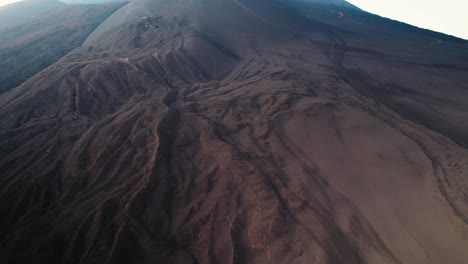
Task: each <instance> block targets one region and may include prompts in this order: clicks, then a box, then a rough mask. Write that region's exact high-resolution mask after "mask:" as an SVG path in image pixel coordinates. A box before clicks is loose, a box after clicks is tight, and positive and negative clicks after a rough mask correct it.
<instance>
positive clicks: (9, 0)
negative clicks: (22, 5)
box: [0, 0, 18, 6]
mask: <svg viewBox="0 0 468 264" xmlns="http://www.w3.org/2000/svg"><path fill="white" fill-rule="evenodd" d="M13 2H18V0H0V6H2V5H6V4H9V3H13Z"/></svg>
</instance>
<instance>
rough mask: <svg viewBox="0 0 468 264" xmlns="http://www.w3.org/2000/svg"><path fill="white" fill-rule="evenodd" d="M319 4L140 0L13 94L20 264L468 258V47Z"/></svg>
mask: <svg viewBox="0 0 468 264" xmlns="http://www.w3.org/2000/svg"><path fill="white" fill-rule="evenodd" d="M297 5H299V4H297ZM314 6H315V8H317V9H320V10H322V12H321V14H322V16H317V17H314V16H305V15H304V14H302V15H301V14H300V13H298V11H297V10H306V7H308V8H310V7H311V6H310V5H307V6H302V5H300V6H289V5H285V4H284V2H283V1H271V0H270V1H266V0H235V1H233V0H217V1H215V0H192V1H189V0H180V1H168V0H158V1H153V2H149V1H145V0H135V1H134V2H132V3H130V4H128V5H127V6H126V7H124V8H123V9H121V10H119V12H118V13H116V14H115V15H113V16H111V17H110V18H109V20H108V21H106V22H105V23H104V24H103V25H101V26H100V27H99V28H98V30H97V31H95V32H94V34H93V37H92V38H90V39H88V40H87V41H86V43H85V44H84V45H83V46H82V47H81V48H79V49H76V50H74V51H73V52H71V53H70V54H68V55H66V56H65V57H63V58H62V59H60V61H58V62H57V63H55V64H54V65H52V66H50V67H48V68H47V69H46V70H44V71H43V72H42V74H41V75H36V76H34V77H32V78H31V79H30V80H29V81H28V82H26V83H23V84H22V85H21V86H19V87H17V88H16V89H13V90H12V91H11V92H9V93H7V94H3V95H0V171H1V175H0V176H1V177H0V186H2V187H1V188H0V209H1V211H0V214H1V215H2V217H1V218H0V221H1V222H0V237H1V238H2V240H1V241H0V260H1V261H2V262H5V263H32V262H37V259H40V260H41V262H44V263H148V264H149V263H346V264H348V263H350V264H352V263H377V264H378V263H433V264H438V263H457V264H458V263H459V264H463V263H464V262H465V261H466V259H468V252H467V251H466V248H467V247H468V207H467V203H468V191H467V190H468V183H467V181H466V177H467V173H468V162H467V160H468V149H466V148H464V147H463V142H464V141H463V140H464V139H466V135H468V134H465V131H466V129H467V127H466V123H464V122H463V118H464V117H466V116H468V104H467V102H466V100H463V99H464V98H468V86H467V83H468V82H467V81H468V80H467V79H468V77H467V76H468V75H467V74H466V71H467V67H468V65H466V61H465V60H464V58H466V56H467V54H468V46H467V45H466V43H464V42H462V41H459V40H454V39H451V38H444V40H443V41H444V44H440V45H439V44H438V45H434V44H433V43H432V42H431V41H430V40H431V39H432V38H433V37H434V35H433V33H430V32H419V33H418V34H416V33H408V32H407V31H401V30H400V29H399V28H398V27H395V26H394V25H393V24H391V23H390V24H388V25H380V24H371V23H370V22H369V24H367V25H366V24H363V25H362V27H361V26H360V27H353V26H350V25H349V24H348V23H344V22H343V21H342V16H340V15H337V13H336V12H335V11H336V10H330V9H327V8H329V6H328V5H322V4H314ZM314 6H312V7H314ZM143 7H144V8H145V10H147V11H148V12H150V13H151V15H148V14H142V16H141V17H140V13H138V12H137V11H136V10H138V9H139V8H143ZM334 8H336V6H335V7H334ZM346 10H347V9H346ZM346 10H344V11H346ZM353 10H355V9H353ZM355 12H356V13H353V14H354V15H356V14H359V13H358V12H361V11H355ZM343 13H344V14H343V15H344V17H346V16H347V15H348V14H347V11H346V12H343ZM125 14H127V15H128V16H126V15H125ZM361 15H362V16H363V17H365V18H366V17H367V14H364V13H362V14H361ZM118 18H124V19H122V20H120V22H116V21H117V20H114V19H118ZM350 19H351V18H350ZM352 19H358V18H356V17H353V18H352ZM360 23H364V22H360ZM109 25H113V26H114V27H113V28H112V29H111V28H108V26H109ZM343 25H346V26H343ZM398 25H399V24H398ZM380 26H382V27H383V28H385V29H388V30H391V31H389V32H391V33H392V34H393V35H392V37H391V41H390V40H388V39H387V38H386V37H385V36H382V35H378V34H377V35H373V34H372V32H370V31H367V32H368V33H367V34H364V33H363V32H365V31H366V30H369V28H372V27H377V28H378V27H380ZM399 26H401V25H399ZM401 27H402V28H405V27H403V26H401ZM374 30H375V31H378V29H374ZM392 30H393V31H392ZM410 31H411V30H410ZM404 36H412V38H411V39H408V38H405V37H404ZM436 36H440V37H441V38H442V35H436ZM387 40H388V42H387ZM457 54H458V57H456V56H455V55H457ZM416 110H417V111H416ZM434 113H437V114H434ZM408 117H410V118H408ZM429 117H430V118H433V119H428V118H429ZM429 121H430V122H429ZM428 123H430V125H427V124H428ZM446 124H450V126H447V125H446ZM445 132H447V133H445ZM457 133H458V134H457ZM456 135H460V137H456ZM457 143H458V144H457Z"/></svg>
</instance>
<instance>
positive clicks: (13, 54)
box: [0, 3, 123, 93]
mask: <svg viewBox="0 0 468 264" xmlns="http://www.w3.org/2000/svg"><path fill="white" fill-rule="evenodd" d="M122 5H123V4H122V3H120V4H107V5H63V6H62V5H61V6H60V7H57V8H54V9H53V10H51V11H49V12H46V13H44V14H42V15H39V16H37V17H35V18H34V19H32V20H30V21H27V22H24V23H22V24H20V25H17V26H14V27H9V28H7V29H0V93H2V92H6V91H8V90H10V89H12V88H14V87H16V86H18V85H20V84H21V83H23V82H24V81H25V80H26V79H27V78H29V77H31V76H33V75H35V74H37V73H38V72H40V71H42V70H43V69H45V68H46V67H48V66H49V65H51V64H52V63H54V62H56V61H57V60H58V59H60V58H61V57H62V56H64V55H66V54H67V53H69V52H70V51H71V50H73V49H75V48H77V47H79V46H80V45H81V44H82V43H83V41H84V40H85V39H86V38H87V37H88V35H89V34H90V33H91V32H93V30H94V29H95V28H96V27H97V26H98V25H99V24H100V23H101V22H102V21H103V20H104V19H106V18H107V17H108V16H109V15H111V14H112V13H113V12H115V11H116V10H117V9H119V8H120V7H121V6H122ZM20 13H21V12H20Z"/></svg>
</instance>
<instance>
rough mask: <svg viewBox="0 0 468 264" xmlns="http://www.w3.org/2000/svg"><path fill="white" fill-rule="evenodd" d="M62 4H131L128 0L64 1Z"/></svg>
mask: <svg viewBox="0 0 468 264" xmlns="http://www.w3.org/2000/svg"><path fill="white" fill-rule="evenodd" d="M62 2H64V3H68V4H104V3H116V2H117V3H118V2H129V1H128V0H63V1H62Z"/></svg>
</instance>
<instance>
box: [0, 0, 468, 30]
mask: <svg viewBox="0 0 468 264" xmlns="http://www.w3.org/2000/svg"><path fill="white" fill-rule="evenodd" d="M16 1H17V0H0V6H2V5H6V4H9V3H12V2H16ZM348 2H350V3H352V4H354V5H356V6H358V7H359V8H361V9H364V10H366V11H369V12H371V13H374V14H378V15H380V16H383V17H388V18H391V19H395V20H398V21H402V22H405V23H408V24H411V25H415V26H418V27H422V28H428V29H432V30H434V31H439V32H444V33H446V34H449V35H454V36H457V37H461V38H464V39H468V14H467V13H468V0H443V1H441V0H348Z"/></svg>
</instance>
